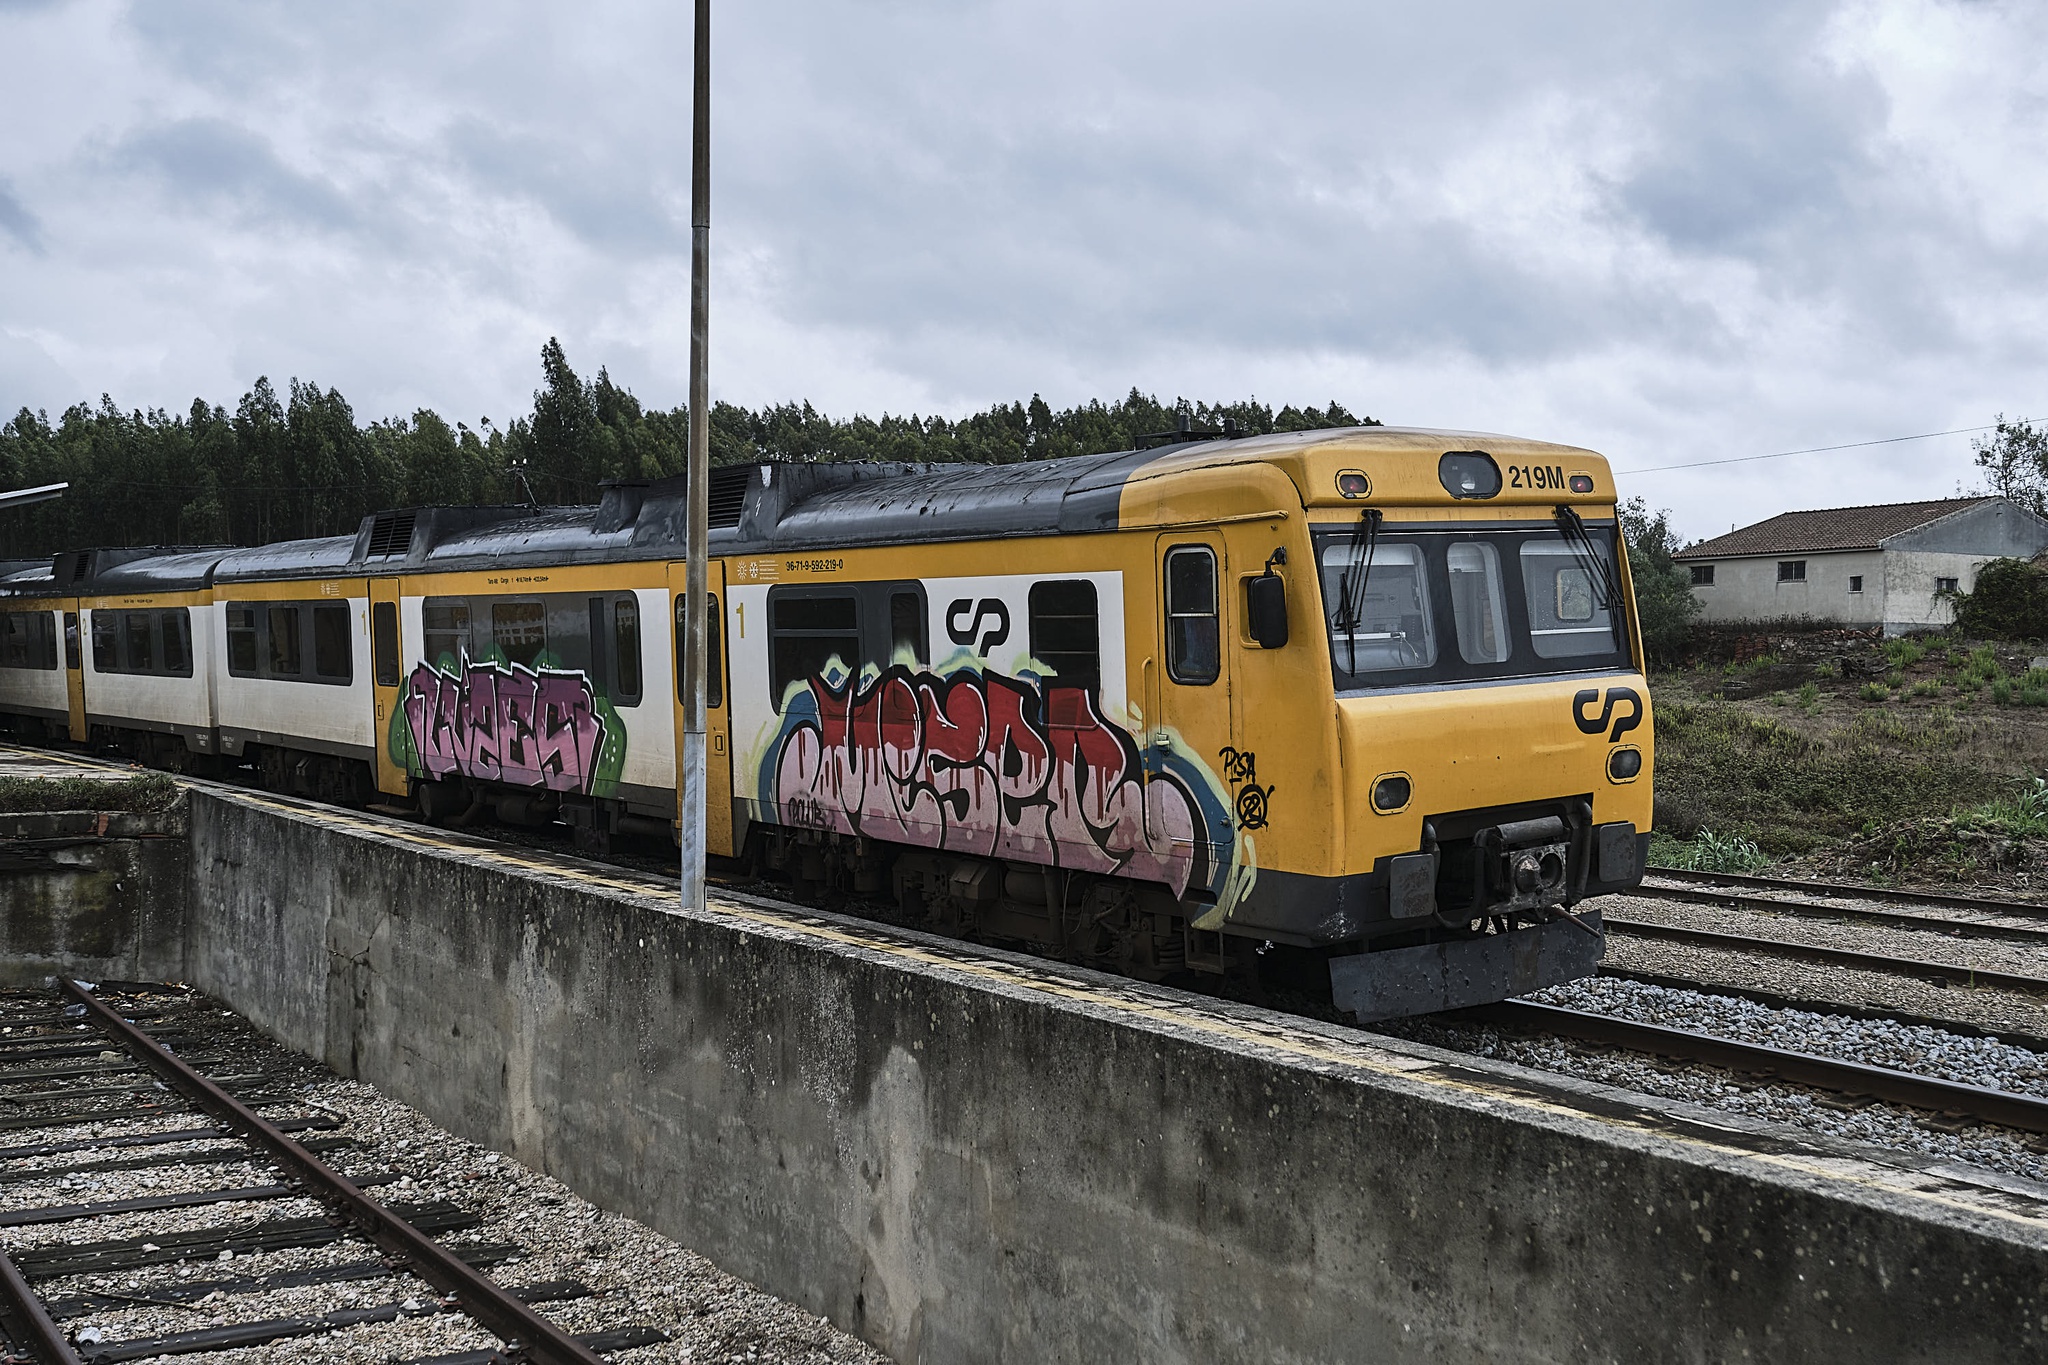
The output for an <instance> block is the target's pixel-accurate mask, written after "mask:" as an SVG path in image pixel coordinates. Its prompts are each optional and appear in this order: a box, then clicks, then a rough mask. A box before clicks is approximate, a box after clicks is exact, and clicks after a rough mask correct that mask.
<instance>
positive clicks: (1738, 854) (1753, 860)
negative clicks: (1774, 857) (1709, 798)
mask: <svg viewBox="0 0 2048 1365" xmlns="http://www.w3.org/2000/svg"><path fill="white" fill-rule="evenodd" d="M1650 842H1651V848H1650V862H1651V864H1652V865H1654V866H1656V867H1672V868H1679V869H1681V870H1685V871H1691V872H1759V871H1761V870H1763V869H1764V868H1766V867H1769V866H1770V863H1771V859H1770V855H1769V854H1767V853H1765V852H1764V851H1763V850H1762V849H1760V848H1758V847H1757V846H1756V843H1755V841H1753V840H1750V839H1745V838H1743V837H1742V836H1741V835H1739V834H1716V833H1714V831H1712V830H1710V829H1703V830H1701V831H1700V832H1699V833H1698V834H1697V835H1696V836H1694V838H1693V839H1692V841H1691V842H1690V843H1684V842H1681V841H1679V840H1677V839H1662V840H1659V839H1652V840H1651V841H1650Z"/></svg>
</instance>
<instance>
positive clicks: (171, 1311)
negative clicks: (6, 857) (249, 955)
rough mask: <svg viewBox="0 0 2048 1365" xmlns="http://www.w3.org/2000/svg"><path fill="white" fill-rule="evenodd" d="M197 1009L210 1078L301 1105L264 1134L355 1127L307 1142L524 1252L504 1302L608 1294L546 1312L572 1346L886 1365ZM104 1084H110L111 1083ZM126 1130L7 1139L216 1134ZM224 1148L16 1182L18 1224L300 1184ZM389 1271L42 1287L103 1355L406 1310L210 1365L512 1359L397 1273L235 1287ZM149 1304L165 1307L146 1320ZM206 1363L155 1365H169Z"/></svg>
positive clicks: (338, 1162) (463, 1234)
mask: <svg viewBox="0 0 2048 1365" xmlns="http://www.w3.org/2000/svg"><path fill="white" fill-rule="evenodd" d="M47 998H48V997H39V999H43V1000H46V999H47ZM179 998H180V999H182V1000H184V1001H187V1002H189V1006H188V1007H189V1010H190V1011H192V1012H193V1013H194V1014H195V1015H198V1016H201V1017H203V1019H204V1021H205V1022H206V1023H207V1025H208V1026H209V1028H212V1027H216V1026H217V1027H218V1028H219V1029H220V1030H221V1031H220V1032H219V1033H218V1034H215V1033H209V1034H208V1036H207V1038H206V1042H205V1049H206V1051H207V1052H209V1053H212V1054H214V1057H213V1060H214V1064H213V1065H211V1066H208V1067H207V1068H206V1069H207V1070H208V1071H209V1072H210V1073H212V1074H216V1075H219V1074H223V1073H225V1072H243V1073H246V1072H250V1071H254V1070H257V1069H261V1070H263V1071H266V1072H268V1073H270V1076H271V1088H272V1089H277V1088H279V1087H282V1088H283V1093H284V1094H285V1095H287V1096H288V1098H286V1099H285V1100H284V1102H282V1103H278V1104H272V1105H266V1106H264V1109H263V1111H264V1114H265V1117H267V1118H271V1119H273V1120H276V1119H281V1118H286V1117H297V1116H308V1115H319V1114H323V1113H324V1114H328V1115H332V1116H334V1117H336V1118H338V1119H339V1120H341V1123H340V1126H339V1127H336V1128H334V1129H331V1130H316V1131H311V1132H307V1133H303V1134H300V1136H301V1137H302V1138H318V1139H322V1140H327V1139H333V1138H349V1139H352V1140H353V1145H352V1146H347V1147H341V1148H338V1149H336V1150H333V1151H330V1152H328V1153H327V1154H326V1155H325V1157H324V1159H325V1160H327V1161H328V1163H329V1164H330V1165H332V1166H334V1167H335V1168H336V1169H337V1170H339V1171H341V1172H342V1173H343V1174H344V1175H348V1176H350V1177H353V1178H359V1179H370V1180H378V1179H379V1178H380V1177H381V1178H382V1179H381V1181H380V1183H377V1184H375V1185H374V1186H373V1188H372V1189H371V1193H372V1195H373V1197H375V1198H377V1199H379V1200H380V1201H381V1202H384V1203H386V1204H391V1205H417V1204H426V1203H432V1202H434V1201H446V1202H448V1203H451V1204H455V1205H458V1206H460V1207H462V1208H464V1209H468V1210H471V1211H473V1212H474V1213H475V1214H476V1215H477V1216H478V1218H479V1219H480V1221H479V1222H478V1224H477V1225H476V1226H475V1227H473V1228H469V1229H464V1230H460V1231H456V1232H453V1233H449V1234H445V1235H443V1236H442V1237H441V1238H440V1240H441V1241H442V1242H443V1243H444V1244H445V1245H448V1246H450V1247H453V1248H457V1249H460V1248H462V1247H465V1246H489V1245H494V1244H496V1245H505V1244H510V1245H513V1246H516V1247H518V1248H520V1249H521V1250H520V1254H519V1255H518V1256H517V1257H516V1258H515V1259H512V1260H509V1261H506V1262H504V1263H502V1264H499V1265H497V1266H495V1267H494V1268H493V1269H492V1271H491V1274H492V1277H493V1278H494V1279H496V1280H497V1281H498V1282H499V1283H501V1284H505V1285H511V1286H517V1285H526V1284H537V1283H543V1282H551V1281H576V1282H580V1283H581V1284H582V1285H585V1286H588V1288H589V1289H590V1290H592V1291H594V1292H593V1294H592V1295H591V1296H589V1297H584V1298H577V1299H566V1300H562V1301H557V1302H551V1303H547V1304H544V1305H542V1308H541V1311H543V1312H544V1313H545V1314H546V1315H547V1316H549V1317H550V1318H553V1319H554V1320H555V1321H557V1322H559V1323H562V1324H563V1325H564V1326H566V1327H567V1328H568V1329H569V1330H571V1331H574V1332H601V1331H609V1330H613V1329H616V1328H620V1327H625V1326H638V1325H646V1326H650V1327H653V1328H657V1329H659V1330H660V1331H662V1332H664V1333H666V1334H667V1335H668V1337H669V1338H670V1339H669V1340H668V1341H666V1342H661V1343H657V1344H654V1345H650V1346H644V1347H639V1348H635V1349H631V1350H626V1351H621V1352H618V1353H616V1354H614V1355H612V1356H611V1357H610V1358H611V1359H614V1360H617V1361H620V1362H622V1363H623V1365H636V1363H637V1362H643V1361H644V1362H654V1361H688V1362H697V1363H702V1362H714V1361H715V1362H749V1361H751V1362H775V1363H776V1365H781V1363H783V1362H788V1363H789V1365H823V1363H824V1362H861V1363H862V1365H880V1363H881V1362H882V1361H883V1357H882V1356H880V1355H879V1354H877V1353H876V1352H875V1351H874V1350H873V1349H872V1348H870V1347H868V1346H866V1345H865V1344H863V1343H861V1342H859V1341H857V1340H855V1339H854V1338H852V1337H850V1336H848V1335H846V1334H845V1333H843V1332H840V1331H839V1330H837V1329H836V1328H834V1327H832V1326H831V1325H830V1324H829V1323H827V1322H826V1321H825V1320H824V1319H822V1318H819V1317H817V1316H816V1315H814V1314H810V1313H807V1312H805V1311H803V1310H802V1309H799V1308H797V1307H796V1306H795V1305H793V1304H790V1303H787V1302H785V1301H783V1300H780V1299H777V1298H774V1297H773V1296H771V1295H768V1294H765V1293H762V1292H761V1291H759V1290H757V1289H755V1288H753V1287H752V1286H751V1285H748V1284H747V1283H745V1282H744V1281H742V1280H739V1279H737V1278H735V1277H733V1276H731V1275H728V1274H725V1273H724V1272H722V1271H720V1270H719V1269H718V1268H717V1267H716V1266H714V1265H712V1264H711V1263H710V1262H709V1261H707V1260H706V1259H705V1258H704V1257H702V1256H699V1255H697V1254H696V1253H694V1252H692V1251H690V1250H689V1249H688V1248H686V1247H682V1246H680V1245H678V1244H676V1243H675V1242H673V1241H670V1240H669V1239H667V1238H665V1237H662V1236H660V1235H658V1234H657V1233H655V1232H653V1231H652V1230H650V1229H648V1228H646V1227H644V1226H642V1225H641V1224H639V1223H636V1222H634V1221H633V1220H632V1219H629V1218H625V1217H622V1216H620V1215H618V1214H614V1213H610V1212H607V1211H605V1210H602V1209H599V1208H597V1207H595V1206H594V1205H592V1204H590V1203H589V1202H587V1201H585V1200H583V1199H581V1198H579V1197H578V1196H577V1195H575V1194H574V1193H573V1192H571V1191H570V1190H569V1189H567V1188H566V1187H565V1186H563V1185H562V1184H561V1183H560V1182H558V1181H555V1180H553V1179H550V1178H549V1177H547V1176H544V1175H541V1174H539V1173H537V1172H534V1171H531V1170H528V1169H526V1168H525V1167H523V1166H521V1165H519V1164H518V1163H517V1162H514V1161H511V1160H509V1159H507V1158H505V1157H503V1156H501V1155H499V1154H498V1153H495V1152H492V1151H489V1150H487V1149H484V1148H481V1147H478V1146H477V1145H475V1144H473V1143H468V1142H464V1141H462V1140H460V1139H458V1138H455V1137H453V1136H451V1135H450V1134H448V1133H447V1132H445V1131H443V1130H441V1129H440V1128H438V1127H436V1126H435V1125H433V1124H432V1123H429V1122H428V1121H427V1120H426V1119H424V1118H423V1117H421V1116H420V1115H419V1114H418V1113H416V1112H415V1111H413V1110H412V1109H410V1108H408V1107H406V1106H405V1105H402V1104H399V1103H397V1102H396V1101H393V1100H391V1099H389V1098H387V1097H385V1096H383V1095H380V1094H378V1093H377V1092H376V1091H375V1090H373V1089H372V1088H370V1087H369V1086H366V1085H363V1084H361V1083H358V1082H354V1081H347V1080H341V1079H338V1078H336V1077H334V1076H333V1075H332V1074H331V1073H329V1072H326V1071H325V1070H324V1069H323V1068H320V1067H318V1066H317V1065H315V1064H314V1063H312V1062H310V1061H308V1060H307V1059H305V1058H302V1057H298V1056H295V1055H293V1054H290V1053H287V1052H285V1051H284V1050H283V1049H281V1048H278V1047H276V1046H275V1045H274V1044H271V1043H270V1042H268V1040H265V1039H263V1038H261V1037H260V1035H257V1034H256V1033H255V1032H254V1030H252V1029H250V1028H249V1027H248V1026H247V1025H246V1024H245V1023H243V1022H242V1021H241V1020H239V1019H238V1018H235V1017H234V1016H232V1015H229V1014H227V1013H226V1012H224V1011H220V1010H218V1008H217V1007H216V1006H213V1005H211V1004H210V1003H209V1002H205V1001H204V1000H202V999H200V998H199V997H196V996H184V997H179ZM0 1007H12V1009H13V1010H15V1011H26V1010H28V1009H30V1008H32V1005H31V1003H30V1000H29V998H27V997H21V996H15V997H12V998H0ZM202 1012H203V1013H202ZM17 1032H19V1031H17ZM66 1032H71V1030H69V1029H67V1030H66ZM34 1065H35V1064H34V1063H31V1062H15V1061H12V1060H10V1059H9V1058H8V1057H7V1056H6V1055H5V1054H4V1053H0V1086H6V1085H7V1076H8V1074H9V1073H10V1072H18V1071H22V1070H26V1069H32V1068H33V1067H34ZM86 1079H88V1080H90V1081H91V1083H93V1084H99V1083H100V1081H99V1078H97V1077H94V1078H86ZM123 1079H126V1078H123ZM31 1084H32V1085H33V1086H34V1088H36V1089H39V1090H42V1089H48V1090H55V1089H57V1088H58V1087H59V1085H60V1084H61V1083H49V1084H47V1085H46V1084H45V1083H43V1082H32V1083H31ZM140 1089H142V1090H147V1091H150V1092H152V1094H153V1097H154V1098H156V1099H157V1100H159V1101H161V1100H162V1099H164V1098H166V1097H165V1096H164V1095H163V1094H162V1092H159V1091H156V1089H155V1085H154V1082H153V1080H144V1081H142V1082H141V1083H140ZM119 1113H120V1110H118V1109H116V1110H112V1111H110V1113H109V1115H108V1118H107V1119H105V1120H101V1121H99V1122H96V1123H93V1124H85V1125H80V1126H77V1127H71V1128H51V1129H39V1130H35V1131H32V1132H24V1133H14V1134H0V1146H9V1147H19V1146H25V1145H28V1144H30V1143H64V1142H69V1141H74V1140H84V1139H91V1138H94V1137H97V1136H101V1135H105V1134H113V1133H116V1132H120V1133H129V1132H137V1131H142V1130H143V1129H158V1130H161V1129H183V1128H202V1127H206V1126H209V1125H208V1124H207V1123H206V1121H205V1120H204V1119H203V1118H201V1117H200V1116H197V1115H193V1114H189V1113H188V1114H180V1115H175V1116H171V1115H164V1116H154V1117H152V1118H151V1120H150V1121H149V1122H147V1123H143V1124H136V1125H132V1126H131V1125H130V1124H128V1123H126V1122H118V1121H115V1120H116V1119H117V1118H118V1116H119ZM224 1145H226V1146H232V1145H234V1144H232V1143H224V1140H223V1139H221V1138H218V1137H209V1138H205V1139H201V1140H196V1141H192V1142H184V1143H178V1144H169V1145H164V1146H160V1147H149V1148H120V1149H109V1148H101V1149H96V1150H90V1151H78V1152H64V1153H54V1154H51V1155H49V1156H43V1157H31V1158H24V1159H17V1160H14V1161H9V1162H5V1163H0V1211H8V1212H15V1211H20V1210H25V1209H34V1208H40V1207H46V1206H50V1205H73V1204H87V1203H99V1202H105V1201H115V1200H130V1199H140V1198H151V1197H160V1196H164V1195H169V1194H175V1193H181V1192H185V1191H203V1190H221V1189H233V1188H237V1187H246V1186H261V1185H272V1184H279V1183H282V1182H281V1181H280V1180H279V1177H278V1173H277V1172H276V1170H275V1169H274V1168H273V1167H271V1166H270V1165H269V1163H268V1162H266V1161H264V1160H263V1159H261V1158H260V1157H253V1158H252V1157H251V1156H250V1155H249V1154H248V1153H247V1152H246V1151H237V1152H234V1153H231V1154H224V1153H223V1152H222V1148H223V1147H224ZM174 1154H183V1155H192V1156H194V1157H195V1158H196V1160H195V1161H194V1163H193V1164H189V1165H168V1164H153V1165H147V1166H135V1167H133V1168H129V1169H96V1170H89V1171H67V1170H63V1169H62V1168H67V1167H72V1166H77V1165H80V1164H82V1163H94V1164H100V1163H110V1162H113V1161H133V1160H135V1159H138V1158H145V1157H147V1158H157V1157H167V1156H171V1155H174ZM321 1213H322V1209H321V1207H320V1206H319V1205H318V1204H316V1203H315V1202H314V1201H312V1200H309V1199H303V1198H280V1199H266V1200H261V1201H256V1202H221V1203H207V1204H200V1205H196V1206H191V1207H184V1208H176V1209H167V1210H154V1211H145V1212H128V1213H117V1214H109V1215H102V1216H97V1217H93V1218H89V1219H83V1220H73V1221H69V1222H62V1223H42V1224H31V1225H29V1226H24V1227H13V1228H7V1229H5V1230H4V1232H0V1240H4V1245H5V1246H6V1247H7V1249H8V1250H9V1252H10V1254H12V1253H16V1252H26V1251H30V1250H32V1249H36V1248H53V1249H54V1248H55V1247H59V1246H63V1245H65V1244H79V1243H91V1242H99V1241H106V1240H112V1239H117V1238H143V1239H147V1238H150V1237H152V1236H164V1235H167V1234H172V1233H176V1232H190V1231H195V1230H201V1229H214V1228H246V1227H249V1226H251V1225H254V1224H258V1223H264V1222H269V1221H272V1220H277V1219H282V1218H294V1217H297V1218H303V1217H308V1216H313V1217H317V1216H319V1215H320V1214H321ZM378 1259H379V1254H378V1252H377V1251H376V1249H375V1248H374V1247H372V1246H370V1245H368V1244H367V1243H364V1242H362V1241H359V1240H355V1239H348V1240H345V1241H342V1242H338V1243H334V1244H331V1245H328V1246H321V1247H308V1248H297V1249H290V1250H281V1251H263V1252H253V1253H249V1254H244V1255H232V1256H226V1257H216V1258H210V1259H207V1260H204V1261H187V1262H182V1263H175V1264H164V1265H152V1266H146V1267H141V1268H136V1269H128V1270H113V1271H109V1272H106V1273H94V1274H84V1275H72V1276H68V1277H62V1278H54V1279H48V1280H42V1281H39V1282H38V1283H37V1285H36V1288H37V1292H38V1293H39V1294H40V1295H41V1296H42V1297H43V1298H44V1300H45V1301H46V1302H61V1301H63V1300H65V1299H68V1298H76V1297H78V1296H81V1295H98V1296H102V1297H101V1298H100V1299H98V1300H96V1301H95V1302H94V1303H92V1304H91V1305H90V1306H89V1307H87V1308H86V1311H84V1312H83V1313H82V1314H80V1315H76V1316H68V1317H67V1320H66V1321H65V1322H64V1323H63V1324H62V1325H63V1326H64V1327H65V1328H66V1329H67V1330H69V1331H72V1332H74V1333H77V1334H79V1335H80V1339H81V1340H85V1341H93V1340H99V1341H107V1342H112V1341H118V1340H122V1339H132V1338H139V1337H140V1338H148V1337H157V1336H162V1335H167V1334H171V1333H177V1332H190V1331H194V1330H203V1329H206V1328H211V1327H218V1326H222V1325H226V1324H230V1323H241V1322H251V1321H260V1320H265V1319H273V1318H284V1317H293V1316H301V1315H310V1316H318V1315H320V1314H324V1313H329V1312H333V1311H335V1310H337V1309H349V1308H371V1307H376V1306H379V1305H387V1304H401V1305H404V1312H405V1314H406V1316H402V1317H400V1318H399V1319H398V1320H396V1321H390V1322H380V1323H365V1324H360V1325H354V1326H348V1327H344V1328H341V1329H338V1330H334V1331H329V1332H323V1333H320V1334H317V1335H312V1336H304V1337H297V1338H292V1339H288V1340H281V1341H274V1342H270V1343H267V1344H264V1345H261V1346H251V1347H244V1348H239V1349H235V1350H229V1351H222V1352H214V1353H209V1354H208V1355H207V1356H206V1359H208V1360H218V1361H222V1362H242V1361H248V1362H257V1361H261V1362H265V1365H277V1363H278V1362H301V1361H304V1362H313V1361H323V1362H331V1361H363V1362H370V1363H372V1365H386V1362H391V1361H403V1360H410V1359H416V1358H419V1357H422V1356H431V1355H437V1354H445V1353H452V1352H457V1351H466V1350H475V1349H480V1348H485V1347H489V1346H492V1345H494V1344H495V1342H494V1339H493V1338H491V1337H490V1336H489V1335H487V1334H486V1333H484V1332H482V1331H481V1330H480V1329H478V1328H477V1327H476V1326H475V1324H474V1323H472V1322H470V1321H469V1319H467V1318H466V1317H464V1316H462V1315H461V1314H460V1313H454V1312H436V1311H434V1309H435V1306H436V1305H435V1300H436V1297H437V1296H436V1295H435V1293H434V1291H433V1290H432V1289H431V1288H430V1287H429V1286H427V1285H426V1284H425V1283H424V1282H422V1281H420V1280H418V1279H416V1278H413V1277H411V1276H409V1275H404V1274H399V1273H380V1274H377V1275H376V1277H375V1278H363V1279H351V1280H348V1281H345V1282H340V1283H324V1284H313V1285H303V1286H298V1287H289V1288H276V1289H269V1290H262V1289H252V1288H251V1287H249V1286H247V1285H238V1284H237V1283H236V1282H238V1281H244V1280H249V1279H257V1278H263V1277H270V1276H276V1275H280V1274H287V1273H293V1272H303V1271H307V1270H312V1269H315V1268H320V1267H332V1266H342V1265H361V1264H362V1263H365V1262H370V1263H374V1262H377V1261H378ZM380 1269H381V1268H380ZM215 1282H219V1283H220V1284H221V1286H222V1287H221V1288H218V1289H209V1290H207V1291H206V1292H205V1293H204V1294H203V1295H199V1296H196V1301H194V1302H169V1301H168V1300H170V1299H172V1298H174V1297H176V1298H184V1297H188V1295H186V1294H185V1293H184V1292H182V1291H181V1289H180V1287H181V1286H191V1285H197V1286H199V1287H201V1288H202V1289H204V1288H205V1287H206V1286H208V1285H211V1284H213V1283H215ZM113 1296H118V1297H113ZM151 1298H156V1299H159V1300H166V1301H164V1302H154V1303H152V1302H148V1301H147V1300H149V1299H151ZM193 1358H194V1357H190V1356H163V1357H157V1359H161V1360H163V1361H166V1362H169V1361H173V1360H190V1359H193Z"/></svg>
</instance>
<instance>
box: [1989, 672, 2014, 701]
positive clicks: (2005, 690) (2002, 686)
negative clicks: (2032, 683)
mask: <svg viewBox="0 0 2048 1365" xmlns="http://www.w3.org/2000/svg"><path fill="white" fill-rule="evenodd" d="M1991 700H1992V701H1994V702H1996V703H1998V704H1999V705H2000V706H2010V705H2012V681H2011V680H2010V679H2008V678H1997V679H1994V680H1993V681H1992V684H1991Z"/></svg>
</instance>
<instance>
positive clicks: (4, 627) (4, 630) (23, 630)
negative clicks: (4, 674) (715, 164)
mask: <svg viewBox="0 0 2048 1365" xmlns="http://www.w3.org/2000/svg"><path fill="white" fill-rule="evenodd" d="M28 655H29V614H28V613H27V612H25V611H10V612H7V613H6V614H5V615H0V668H27V667H29V666H30V665H29V661H28Z"/></svg>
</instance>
